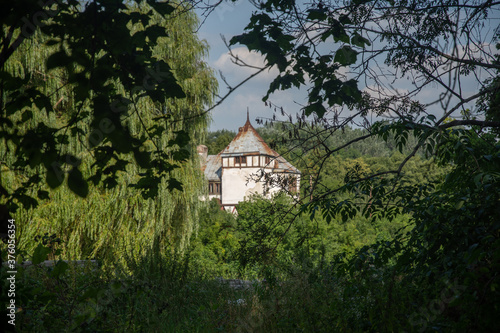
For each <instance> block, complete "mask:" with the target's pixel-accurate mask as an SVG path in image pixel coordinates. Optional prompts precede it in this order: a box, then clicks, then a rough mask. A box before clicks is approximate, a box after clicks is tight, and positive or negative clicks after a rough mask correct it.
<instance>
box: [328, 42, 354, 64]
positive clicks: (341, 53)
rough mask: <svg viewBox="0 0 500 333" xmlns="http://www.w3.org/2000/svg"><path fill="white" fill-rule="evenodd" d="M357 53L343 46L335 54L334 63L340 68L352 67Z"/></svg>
mask: <svg viewBox="0 0 500 333" xmlns="http://www.w3.org/2000/svg"><path fill="white" fill-rule="evenodd" d="M357 55H358V52H356V51H355V50H353V49H352V48H351V47H350V46H348V45H344V46H342V47H341V48H339V49H338V50H337V52H335V58H334V61H335V62H338V63H339V64H341V65H342V66H348V65H352V64H354V63H355V62H356V59H357Z"/></svg>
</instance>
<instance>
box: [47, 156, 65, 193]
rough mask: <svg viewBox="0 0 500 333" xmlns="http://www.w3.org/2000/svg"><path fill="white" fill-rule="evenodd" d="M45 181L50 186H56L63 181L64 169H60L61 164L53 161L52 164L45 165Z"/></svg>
mask: <svg viewBox="0 0 500 333" xmlns="http://www.w3.org/2000/svg"><path fill="white" fill-rule="evenodd" d="M45 181H46V182H47V185H49V186H50V188H56V187H58V186H60V185H61V184H62V182H63V181H64V171H62V168H61V164H59V163H58V162H53V163H52V165H50V166H48V167H47V173H46V175H45Z"/></svg>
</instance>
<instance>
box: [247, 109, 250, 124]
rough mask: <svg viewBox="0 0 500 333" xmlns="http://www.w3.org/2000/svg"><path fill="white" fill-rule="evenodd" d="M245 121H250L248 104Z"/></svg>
mask: <svg viewBox="0 0 500 333" xmlns="http://www.w3.org/2000/svg"><path fill="white" fill-rule="evenodd" d="M247 122H250V111H248V106H247Z"/></svg>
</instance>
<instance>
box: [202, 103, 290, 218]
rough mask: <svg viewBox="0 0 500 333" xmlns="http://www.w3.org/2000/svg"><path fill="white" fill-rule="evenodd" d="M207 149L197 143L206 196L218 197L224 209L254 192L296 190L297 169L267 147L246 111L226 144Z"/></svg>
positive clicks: (228, 209) (269, 193) (269, 194)
mask: <svg viewBox="0 0 500 333" xmlns="http://www.w3.org/2000/svg"><path fill="white" fill-rule="evenodd" d="M207 153H208V148H207V147H206V146H203V145H202V146H198V154H199V155H200V156H201V160H202V169H203V171H204V173H205V177H206V178H207V180H208V188H209V199H212V198H217V199H219V200H220V204H221V206H222V207H224V209H225V210H227V211H231V212H234V211H235V206H236V205H237V204H238V202H240V201H243V200H245V198H246V197H248V196H250V195H251V194H254V193H257V194H261V195H264V196H267V197H269V196H271V195H272V194H274V193H276V192H278V191H280V190H283V189H284V190H286V191H288V192H292V193H294V192H298V190H299V186H300V171H299V170H298V169H297V168H295V167H294V166H293V165H291V164H290V163H289V162H288V161H287V160H285V159H284V158H283V157H282V156H280V155H279V154H278V153H277V152H275V151H274V150H272V149H271V148H269V146H268V145H267V144H266V143H265V142H264V140H263V139H262V138H261V136H260V135H259V134H258V133H257V131H256V130H255V128H253V126H252V124H250V119H249V117H248V113H247V121H246V123H245V125H244V126H243V127H240V128H239V130H238V134H237V135H236V136H235V137H234V139H233V140H232V141H231V143H229V145H228V146H227V147H226V148H224V149H223V150H222V151H221V152H220V153H218V154H217V155H208V154H207Z"/></svg>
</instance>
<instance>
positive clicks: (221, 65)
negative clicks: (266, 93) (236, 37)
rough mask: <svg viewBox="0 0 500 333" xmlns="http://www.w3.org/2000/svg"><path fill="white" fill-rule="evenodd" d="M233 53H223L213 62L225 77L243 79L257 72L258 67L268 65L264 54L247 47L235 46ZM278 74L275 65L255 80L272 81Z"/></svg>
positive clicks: (235, 79)
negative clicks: (238, 63)
mask: <svg viewBox="0 0 500 333" xmlns="http://www.w3.org/2000/svg"><path fill="white" fill-rule="evenodd" d="M232 54H233V55H231V54H230V53H229V52H226V53H223V54H221V55H220V56H219V58H218V59H217V60H216V61H215V62H214V63H213V66H214V67H215V68H216V69H218V70H220V71H221V72H222V74H223V75H224V76H225V77H227V78H228V79H231V80H234V81H242V80H244V79H246V78H247V77H249V76H250V75H252V74H254V73H255V72H257V71H258V68H262V67H264V66H265V65H266V61H265V58H264V57H263V56H262V55H260V54H259V53H257V52H253V51H249V50H248V49H247V48H246V47H236V48H233V49H232ZM236 61H238V62H240V63H242V64H247V65H249V66H252V67H256V68H252V67H248V66H240V65H237V64H235V62H236ZM278 74H279V71H278V70H277V69H276V68H275V67H273V68H271V69H270V70H266V71H264V72H262V73H261V74H259V75H258V76H257V77H256V78H255V80H259V81H262V82H271V81H272V80H273V79H274V78H275V77H276V76H277V75H278Z"/></svg>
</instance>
